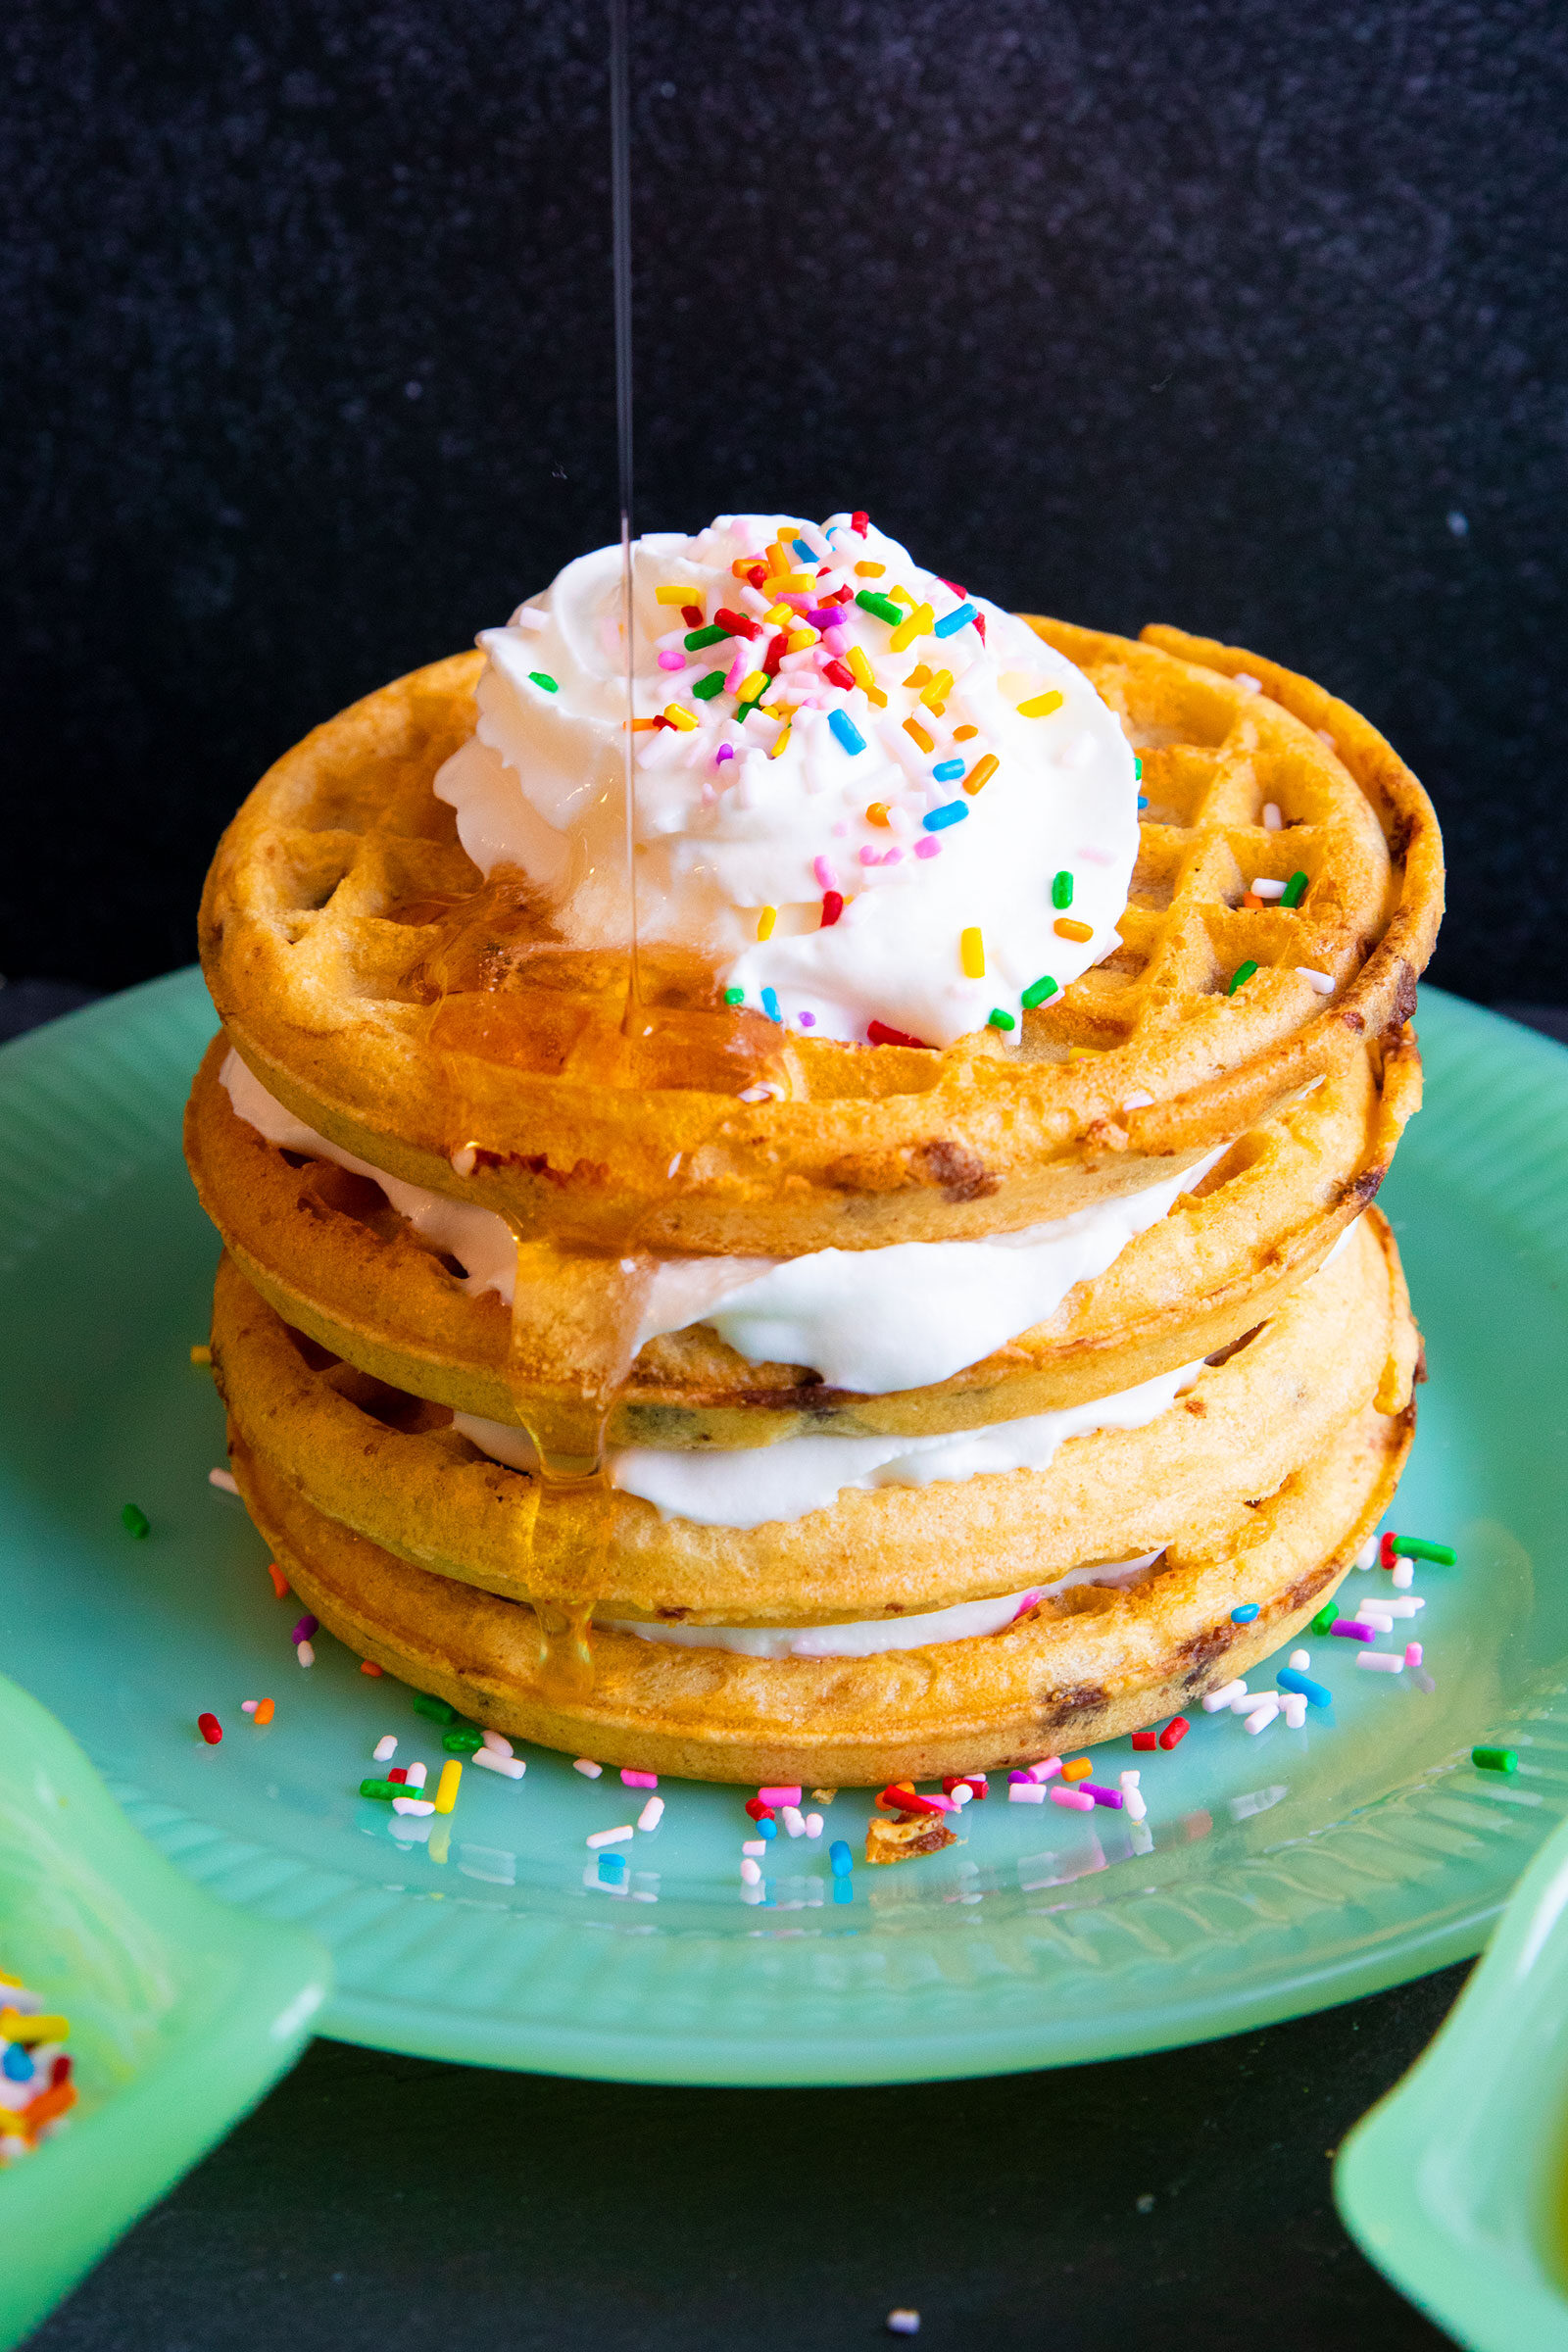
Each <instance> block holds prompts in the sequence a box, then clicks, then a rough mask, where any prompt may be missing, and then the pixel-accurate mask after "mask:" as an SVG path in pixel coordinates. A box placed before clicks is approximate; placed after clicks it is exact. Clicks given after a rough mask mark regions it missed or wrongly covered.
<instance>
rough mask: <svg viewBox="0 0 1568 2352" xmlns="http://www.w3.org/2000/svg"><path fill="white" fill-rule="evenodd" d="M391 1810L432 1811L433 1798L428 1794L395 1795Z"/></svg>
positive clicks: (433, 1805)
mask: <svg viewBox="0 0 1568 2352" xmlns="http://www.w3.org/2000/svg"><path fill="white" fill-rule="evenodd" d="M392 1810H393V1812H394V1813H433V1812H434V1811H435V1799H434V1798H433V1797H429V1796H395V1797H394V1798H393V1799H392Z"/></svg>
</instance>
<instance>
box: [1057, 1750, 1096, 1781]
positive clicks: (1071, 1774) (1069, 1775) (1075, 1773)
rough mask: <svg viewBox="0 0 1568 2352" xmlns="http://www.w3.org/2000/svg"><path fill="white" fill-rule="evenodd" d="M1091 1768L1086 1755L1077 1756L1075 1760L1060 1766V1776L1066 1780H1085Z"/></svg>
mask: <svg viewBox="0 0 1568 2352" xmlns="http://www.w3.org/2000/svg"><path fill="white" fill-rule="evenodd" d="M1093 1769H1094V1768H1093V1766H1092V1765H1091V1764H1090V1761H1089V1758H1088V1757H1087V1756H1079V1757H1078V1758H1077V1760H1076V1762H1074V1763H1071V1764H1064V1765H1063V1766H1062V1768H1061V1777H1062V1779H1063V1780H1064V1781H1068V1782H1072V1781H1087V1780H1088V1778H1089V1775H1090V1773H1091V1771H1092V1770H1093Z"/></svg>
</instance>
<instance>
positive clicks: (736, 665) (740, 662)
mask: <svg viewBox="0 0 1568 2352" xmlns="http://www.w3.org/2000/svg"><path fill="white" fill-rule="evenodd" d="M739 642H740V649H741V650H740V652H739V653H738V654H737V655H736V657H735V659H734V661H733V662H731V663H730V665H729V675H728V676H727V677H726V678H725V680H724V692H725V693H726V694H733V693H734V691H735V689H736V687H737V686H738V685H739V684H740V682H741V680H742V678H744V677H745V675H746V640H745V639H744V638H742V639H741V640H740V641H739Z"/></svg>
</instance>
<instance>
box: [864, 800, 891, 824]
mask: <svg viewBox="0 0 1568 2352" xmlns="http://www.w3.org/2000/svg"><path fill="white" fill-rule="evenodd" d="M865 821H866V823H867V824H868V825H885V824H886V823H887V821H888V805H887V803H886V801H873V802H872V803H871V806H870V807H869V809H867V810H866V812H865Z"/></svg>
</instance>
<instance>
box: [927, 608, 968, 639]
mask: <svg viewBox="0 0 1568 2352" xmlns="http://www.w3.org/2000/svg"><path fill="white" fill-rule="evenodd" d="M975 618H976V613H975V609H974V607H973V605H960V606H959V607H958V610H957V611H956V613H948V614H947V616H946V618H945V619H942V620H939V621H938V622H937V625H936V627H935V628H934V629H933V630H932V632H931V634H932V636H933V637H952V636H954V635H955V634H956V632H957V631H958V630H959V629H961V628H962V627H963V624H964V622H965V621H966V620H973V619H975Z"/></svg>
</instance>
